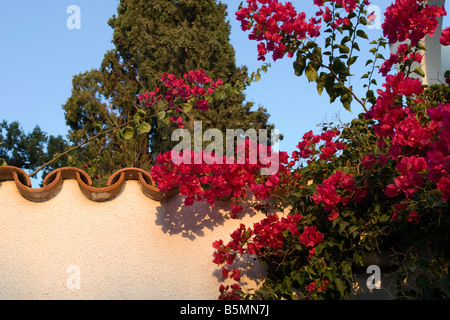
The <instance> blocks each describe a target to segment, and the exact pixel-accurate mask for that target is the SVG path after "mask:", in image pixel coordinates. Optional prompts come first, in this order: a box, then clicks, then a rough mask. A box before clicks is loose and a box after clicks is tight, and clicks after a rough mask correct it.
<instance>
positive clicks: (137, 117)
mask: <svg viewBox="0 0 450 320" xmlns="http://www.w3.org/2000/svg"><path fill="white" fill-rule="evenodd" d="M146 115H147V113H146V112H145V111H144V110H142V109H139V110H138V111H137V112H136V114H135V115H134V119H135V120H136V121H139V120H141V119H142V118H144V117H145V116H146Z"/></svg>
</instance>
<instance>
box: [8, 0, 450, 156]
mask: <svg viewBox="0 0 450 320" xmlns="http://www.w3.org/2000/svg"><path fill="white" fill-rule="evenodd" d="M223 2H225V3H227V4H228V11H229V19H230V22H231V26H232V32H231V43H232V45H233V46H234V48H235V50H236V62H237V65H238V66H241V65H246V66H248V67H249V70H250V71H255V70H256V69H257V68H258V67H260V66H261V62H259V61H257V52H256V42H254V41H249V40H248V34H247V33H244V32H242V31H241V30H240V27H239V23H238V22H236V20H235V17H234V12H235V11H236V10H237V8H238V5H239V3H240V0H225V1H223ZM292 2H293V4H294V6H295V7H296V8H297V9H298V10H299V11H305V12H306V13H307V14H308V15H309V16H312V15H313V14H314V12H315V6H314V5H313V1H312V0H294V1H292ZM118 3H119V2H118V0H90V1H88V0H41V1H36V0H14V1H9V0H0V121H1V120H2V119H5V120H7V121H8V122H11V121H14V120H17V121H19V123H20V124H21V126H22V128H23V129H24V130H25V131H27V132H28V131H31V130H32V129H33V128H34V127H35V126H36V125H39V126H40V127H41V129H42V130H43V131H45V132H47V133H48V134H51V135H63V136H64V135H65V134H66V133H67V129H68V128H67V127H66V125H65V119H64V112H63V110H62V107H61V106H62V105H63V104H64V103H65V101H66V100H67V99H68V98H69V97H70V93H71V89H72V77H73V75H76V74H79V73H81V72H84V71H88V70H91V69H95V68H98V67H99V66H100V64H101V61H102V59H103V55H104V54H105V53H106V51H107V50H109V49H112V48H113V45H112V43H111V39H112V29H111V28H110V27H109V26H108V25H107V21H108V19H109V18H110V17H111V16H112V15H113V14H116V9H117V5H118ZM372 3H374V4H377V5H380V7H381V9H384V8H386V6H387V5H388V4H389V3H391V1H373V2H372ZM70 5H76V6H78V7H79V8H80V11H81V28H80V29H73V30H71V29H69V28H68V27H67V25H66V21H67V19H68V18H69V17H70V16H71V14H70V13H67V8H68V7H69V6H70ZM448 6H449V4H448V3H447V5H446V9H447V11H448V12H450V10H449V9H450V8H449V7H448ZM445 25H448V24H446V23H444V26H445ZM365 31H366V33H367V34H368V35H369V37H370V38H371V39H375V38H378V37H379V36H380V35H381V30H379V29H378V30H377V29H373V30H369V29H367V30H365ZM365 50H367V48H365V47H362V52H361V56H362V58H364V57H365V55H364V53H365ZM364 61H365V59H364ZM268 62H271V63H272V67H271V68H270V69H269V72H268V74H265V75H263V77H262V80H261V81H260V82H257V83H254V84H253V85H252V86H251V87H250V88H249V89H248V90H247V92H246V94H247V100H248V101H253V102H255V104H256V105H262V106H264V107H266V108H267V109H268V112H269V113H270V114H271V118H270V122H271V123H273V124H275V126H276V128H278V129H279V130H280V132H281V133H283V134H284V135H285V140H284V141H283V142H281V144H280V149H281V150H285V151H288V152H291V151H293V150H294V149H295V146H296V145H297V143H298V141H299V140H300V139H301V137H302V135H303V133H304V132H306V131H309V130H311V129H313V130H318V129H317V126H316V125H317V124H318V123H320V122H322V121H323V120H325V119H328V120H333V119H334V118H335V116H336V114H338V113H339V115H340V118H341V119H342V120H343V121H350V120H351V119H352V118H353V117H355V116H356V115H357V114H358V113H359V112H361V111H362V109H361V108H360V107H358V105H357V104H354V113H350V112H348V111H346V110H345V109H344V108H342V107H341V106H340V105H339V104H338V103H335V104H332V105H330V104H329V99H328V97H327V96H326V94H324V95H323V96H322V97H319V96H318V94H317V91H316V89H315V85H314V84H312V83H308V81H307V80H306V79H305V78H304V77H302V78H299V77H296V76H295V75H294V71H293V68H292V62H293V60H292V59H288V58H285V59H283V60H278V61H277V62H275V63H274V62H272V61H270V60H268ZM361 75H362V74H361ZM358 83H359V82H358V80H357V78H355V80H354V82H353V83H352V84H353V85H354V86H358Z"/></svg>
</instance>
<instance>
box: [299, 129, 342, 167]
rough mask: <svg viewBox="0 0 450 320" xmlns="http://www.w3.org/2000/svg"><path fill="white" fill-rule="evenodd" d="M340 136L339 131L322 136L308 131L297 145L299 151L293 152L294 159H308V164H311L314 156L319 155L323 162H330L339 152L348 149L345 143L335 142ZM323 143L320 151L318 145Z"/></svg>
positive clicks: (325, 133) (327, 132) (331, 131)
mask: <svg viewBox="0 0 450 320" xmlns="http://www.w3.org/2000/svg"><path fill="white" fill-rule="evenodd" d="M340 134H341V133H340V131H339V130H329V131H326V132H324V133H322V134H320V135H314V134H313V132H312V131H308V132H307V133H305V134H304V135H303V137H302V141H300V142H299V143H298V145H297V148H298V149H299V151H294V152H292V158H293V159H294V160H295V161H298V160H300V158H303V159H308V161H307V162H308V163H310V162H312V161H313V158H314V156H315V155H317V154H319V158H320V159H321V160H325V161H328V160H330V159H331V157H332V156H333V155H335V154H336V153H337V152H338V151H340V150H344V149H345V148H346V145H345V144H344V143H341V142H333V139H334V138H335V137H337V136H338V135H340ZM321 141H323V142H325V144H324V145H322V146H320V148H319V150H318V149H317V144H318V143H320V142H321Z"/></svg>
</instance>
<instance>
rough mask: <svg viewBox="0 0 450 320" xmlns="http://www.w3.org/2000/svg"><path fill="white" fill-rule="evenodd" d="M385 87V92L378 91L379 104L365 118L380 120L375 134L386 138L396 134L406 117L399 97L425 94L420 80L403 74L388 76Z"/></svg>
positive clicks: (375, 127)
mask: <svg viewBox="0 0 450 320" xmlns="http://www.w3.org/2000/svg"><path fill="white" fill-rule="evenodd" d="M383 87H384V88H385V90H384V91H383V90H381V89H379V90H378V94H379V96H378V98H377V102H376V104H375V105H374V106H373V107H372V108H371V110H369V111H368V112H366V114H365V117H366V118H367V119H375V120H378V121H379V122H378V124H376V125H375V126H374V130H375V134H376V135H378V136H379V137H382V138H386V137H388V136H391V135H392V134H393V133H394V129H395V126H396V125H397V124H398V123H400V122H401V120H402V119H403V118H404V116H405V110H404V108H403V106H402V104H401V103H399V102H398V97H399V96H405V97H411V96H412V95H419V94H421V93H422V92H423V87H422V83H421V82H420V80H419V79H412V78H409V77H405V75H404V74H403V72H400V73H398V74H396V75H388V76H387V77H386V82H385V83H384V84H383Z"/></svg>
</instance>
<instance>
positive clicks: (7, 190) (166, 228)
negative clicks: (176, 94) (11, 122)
mask: <svg viewBox="0 0 450 320" xmlns="http://www.w3.org/2000/svg"><path fill="white" fill-rule="evenodd" d="M182 201H183V200H182V198H181V197H179V196H175V197H174V198H172V199H171V200H170V201H168V202H163V203H160V202H157V201H154V200H152V199H150V198H149V197H147V196H146V195H145V194H144V193H143V192H142V191H141V189H140V186H139V183H138V182H137V181H127V182H126V184H125V187H124V189H123V190H122V192H121V193H120V194H119V195H118V196H117V197H116V198H115V199H113V200H110V201H107V202H95V201H92V200H88V199H87V198H86V197H85V196H84V195H83V194H82V193H81V192H80V188H79V186H78V184H77V182H76V180H64V182H63V185H62V187H61V188H60V190H59V191H58V193H57V194H56V195H55V196H54V197H53V198H52V199H50V200H47V201H44V202H32V201H29V200H27V199H25V198H24V197H22V196H21V194H20V193H19V192H18V190H17V187H16V183H14V182H13V181H3V182H0V299H217V297H218V295H219V291H218V288H219V285H220V284H221V283H222V281H221V275H220V269H219V268H218V266H217V265H215V264H213V263H212V259H213V255H212V254H213V252H214V249H213V247H212V243H213V242H214V241H215V240H218V239H223V240H224V241H228V240H229V239H230V236H229V235H230V233H231V232H233V231H234V230H235V229H237V228H238V227H239V224H240V223H244V224H246V225H249V226H251V225H252V224H253V222H256V221H258V220H260V219H261V218H262V216H261V214H256V213H255V212H245V213H243V214H242V219H240V220H233V219H229V218H224V217H225V216H226V215H225V214H224V213H225V212H229V210H230V208H231V204H230V203H222V204H221V203H219V204H218V205H216V206H215V207H214V209H212V208H210V207H209V205H207V204H203V203H197V204H194V205H193V206H191V207H183V206H182ZM248 264H249V267H252V270H251V271H249V272H248V274H247V276H246V277H245V278H244V281H245V282H246V283H247V284H248V285H251V286H254V285H257V283H258V279H260V278H261V277H262V276H263V274H264V270H263V268H262V267H261V266H260V265H259V264H258V263H257V262H254V261H249V262H248ZM78 280H79V282H77V281H78ZM78 285H79V289H77V286H78Z"/></svg>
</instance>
